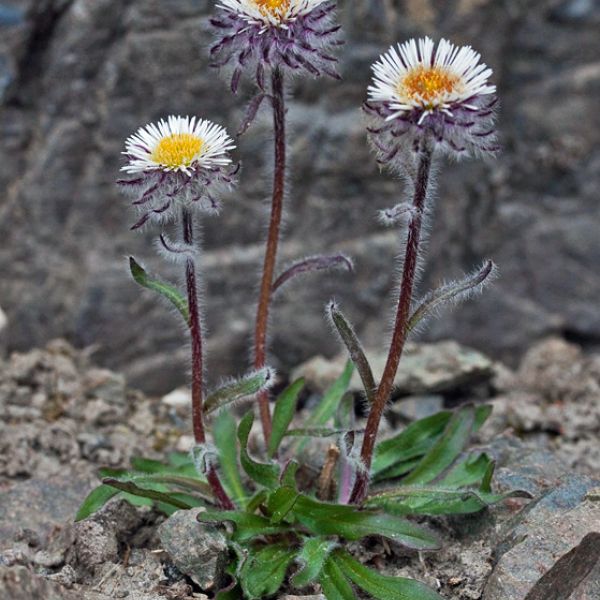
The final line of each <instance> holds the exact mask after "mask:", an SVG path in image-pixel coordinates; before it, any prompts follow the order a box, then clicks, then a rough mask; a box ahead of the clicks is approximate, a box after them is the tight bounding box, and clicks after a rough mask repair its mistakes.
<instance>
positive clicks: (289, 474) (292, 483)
mask: <svg viewBox="0 0 600 600" xmlns="http://www.w3.org/2000/svg"><path fill="white" fill-rule="evenodd" d="M299 468H300V464H299V463H298V462H296V461H295V460H289V461H288V462H287V463H286V464H285V466H284V467H283V471H282V473H281V478H280V479H281V485H283V486H285V487H291V488H292V489H296V473H297V472H298V469H299Z"/></svg>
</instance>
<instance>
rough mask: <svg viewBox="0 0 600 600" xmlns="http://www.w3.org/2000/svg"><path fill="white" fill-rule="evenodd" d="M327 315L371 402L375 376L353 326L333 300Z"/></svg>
mask: <svg viewBox="0 0 600 600" xmlns="http://www.w3.org/2000/svg"><path fill="white" fill-rule="evenodd" d="M329 316H330V317H331V321H332V323H333V324H334V325H335V328H336V329H337V332H338V334H339V336H340V338H341V340H342V342H344V345H345V346H346V348H347V349H348V353H349V354H350V359H351V360H352V362H353V363H354V366H355V367H356V370H357V371H358V373H359V375H360V378H361V380H362V384H363V387H364V389H365V394H366V396H367V400H368V401H369V403H371V402H373V397H374V394H375V390H376V388H377V385H376V383H375V378H374V377H373V371H372V369H371V365H370V364H369V360H368V359H367V356H366V354H365V351H364V350H363V347H362V345H361V343H360V340H359V339H358V336H357V335H356V333H355V331H354V328H353V327H352V325H351V324H350V322H349V321H348V319H346V317H345V316H344V314H343V313H342V311H341V310H340V309H339V308H338V306H337V305H336V304H335V302H331V303H330V304H329Z"/></svg>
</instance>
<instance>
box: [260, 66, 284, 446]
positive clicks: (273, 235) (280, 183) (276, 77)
mask: <svg viewBox="0 0 600 600" xmlns="http://www.w3.org/2000/svg"><path fill="white" fill-rule="evenodd" d="M271 80H272V95H273V124H274V129H275V176H274V181H273V199H272V204H271V220H270V223H269V234H268V237H267V249H266V252H265V261H264V265H263V274H262V280H261V284H260V295H259V299H258V311H257V315H256V329H255V336H254V339H255V346H254V367H255V368H256V369H261V368H262V367H264V366H265V362H266V359H267V328H268V325H269V309H270V306H271V297H272V288H273V278H274V276H275V265H276V262H277V248H278V246H279V237H280V231H281V219H282V215H283V196H284V192H285V169H286V148H285V99H284V90H283V74H282V72H281V71H280V70H279V69H275V70H274V71H273V74H272V78H271ZM258 403H259V408H260V420H261V423H262V429H263V434H264V437H265V444H267V445H268V444H269V440H270V438H271V411H270V408H269V392H268V391H264V392H261V393H260V394H259V396H258Z"/></svg>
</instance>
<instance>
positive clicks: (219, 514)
mask: <svg viewBox="0 0 600 600" xmlns="http://www.w3.org/2000/svg"><path fill="white" fill-rule="evenodd" d="M197 519H198V521H200V523H232V524H233V526H234V528H235V531H234V533H233V536H232V538H233V539H234V541H236V542H247V541H248V540H253V539H254V538H256V537H259V536H262V535H279V534H283V533H287V532H289V531H290V529H289V528H288V527H286V526H284V525H277V524H272V523H271V521H269V519H267V518H266V517H261V516H260V515H253V514H250V513H247V512H242V511H237V510H226V511H222V510H207V511H204V512H201V513H198V517H197Z"/></svg>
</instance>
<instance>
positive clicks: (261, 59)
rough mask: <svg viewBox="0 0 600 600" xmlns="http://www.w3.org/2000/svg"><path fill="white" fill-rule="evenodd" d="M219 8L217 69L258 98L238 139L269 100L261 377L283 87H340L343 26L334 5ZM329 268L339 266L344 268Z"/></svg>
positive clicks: (265, 2)
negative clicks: (249, 85)
mask: <svg viewBox="0 0 600 600" xmlns="http://www.w3.org/2000/svg"><path fill="white" fill-rule="evenodd" d="M215 8H216V15H215V17H214V18H212V19H211V24H212V27H213V31H214V33H215V37H216V41H215V43H214V44H213V46H212V47H211V49H210V55H211V58H212V61H213V62H212V64H213V66H215V67H217V68H224V69H226V70H227V71H228V72H229V75H230V76H231V89H232V91H233V92H234V93H236V92H237V90H238V88H239V84H240V81H241V79H242V76H244V75H245V76H247V77H248V78H250V79H251V80H252V81H253V82H254V83H255V84H256V86H257V88H258V90H259V93H258V95H257V96H255V98H254V99H253V100H251V102H250V104H249V106H248V110H247V115H246V118H245V119H244V122H243V124H242V126H241V128H240V134H241V133H243V132H245V131H246V130H247V129H248V127H249V126H250V124H251V122H252V121H253V119H254V118H255V117H256V115H257V113H258V110H259V108H260V106H261V104H262V103H263V101H264V100H265V99H269V100H270V101H271V104H272V107H273V122H274V137H275V174H274V183H273V196H272V204H271V216H270V221H269V232H268V237H267V247H266V251H265V258H264V264H263V272H262V278H261V283H260V291H259V298H258V308H257V316H256V325H255V332H254V366H255V368H257V369H261V368H263V367H264V366H265V361H266V357H267V349H268V326H269V313H270V306H271V299H272V296H273V292H274V289H273V287H274V283H275V281H276V279H275V276H276V274H275V268H276V266H277V251H278V247H279V240H280V235H281V222H282V217H283V202H284V197H285V175H286V166H287V165H286V131H285V130H286V124H285V119H286V108H285V82H286V80H287V79H288V75H298V74H304V75H309V76H312V77H320V76H323V75H326V76H328V77H332V78H334V79H339V78H340V77H339V75H338V74H337V72H336V69H335V67H336V63H337V59H336V57H335V56H334V54H333V51H334V50H335V49H336V48H337V47H338V46H340V45H342V44H343V42H342V40H340V38H339V31H340V28H341V26H340V25H339V24H337V23H336V22H335V9H336V3H335V2H334V1H333V0H220V1H219V2H218V3H217V4H216V7H215ZM269 82H270V90H269V89H268V88H269ZM326 262H327V261H326ZM316 264H317V263H314V264H313V265H312V267H316ZM327 264H332V265H335V264H339V260H338V261H337V262H336V261H329V262H327ZM305 270H306V269H305ZM258 399H259V410H260V418H261V423H262V429H263V434H264V438H265V444H266V445H267V446H268V444H269V440H270V437H271V414H270V408H269V394H268V392H267V391H264V392H262V393H261V394H260V395H259V397H258Z"/></svg>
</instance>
